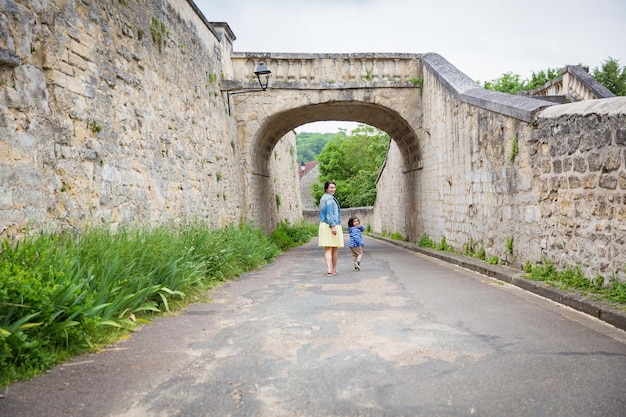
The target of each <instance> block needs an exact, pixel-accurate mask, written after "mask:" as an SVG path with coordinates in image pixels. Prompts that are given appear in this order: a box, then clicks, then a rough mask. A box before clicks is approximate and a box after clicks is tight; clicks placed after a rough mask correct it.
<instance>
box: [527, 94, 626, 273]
mask: <svg viewBox="0 0 626 417" xmlns="http://www.w3.org/2000/svg"><path fill="white" fill-rule="evenodd" d="M528 146H529V149H528V151H529V154H530V155H529V156H530V161H531V164H532V166H533V167H534V171H533V175H534V177H533V180H534V186H535V190H534V191H535V192H536V193H537V199H538V201H539V210H540V211H539V213H538V216H537V217H538V222H537V229H536V235H535V237H534V239H535V240H538V243H539V244H540V245H541V254H542V256H544V257H547V258H549V259H551V260H552V261H553V262H555V263H556V264H558V265H561V266H563V265H578V266H580V267H581V268H582V269H583V270H584V271H585V272H586V273H587V276H588V277H590V278H595V277H596V274H598V275H601V276H603V277H604V278H605V279H609V278H612V277H615V278H617V279H621V280H625V279H626V98H624V97H619V98H614V99H603V100H591V101H583V102H579V103H572V104H566V105H562V106H555V107H552V108H548V109H546V110H544V111H543V112H541V113H540V114H539V119H538V124H537V127H536V129H535V130H534V131H533V136H532V138H531V140H530V142H529V144H528Z"/></svg>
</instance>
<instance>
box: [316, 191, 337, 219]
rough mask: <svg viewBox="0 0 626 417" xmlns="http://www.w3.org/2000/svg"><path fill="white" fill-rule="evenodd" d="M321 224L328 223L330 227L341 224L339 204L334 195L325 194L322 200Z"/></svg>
mask: <svg viewBox="0 0 626 417" xmlns="http://www.w3.org/2000/svg"><path fill="white" fill-rule="evenodd" d="M319 221H320V222H324V223H328V225H329V226H330V227H333V226H336V225H338V224H341V211H340V210H339V202H337V199H336V198H335V197H333V195H332V194H328V193H324V195H323V196H322V198H321V199H320V217H319Z"/></svg>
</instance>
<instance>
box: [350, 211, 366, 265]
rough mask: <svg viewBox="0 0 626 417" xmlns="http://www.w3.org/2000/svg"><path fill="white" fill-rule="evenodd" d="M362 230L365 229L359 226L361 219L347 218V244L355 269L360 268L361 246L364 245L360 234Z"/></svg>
mask: <svg viewBox="0 0 626 417" xmlns="http://www.w3.org/2000/svg"><path fill="white" fill-rule="evenodd" d="M363 230H365V229H364V228H363V226H361V221H360V220H359V218H358V217H350V219H348V233H350V241H349V242H348V246H349V247H350V252H352V259H353V261H354V269H356V270H357V271H360V270H361V258H362V257H363V246H365V243H364V242H363V237H362V236H361V232H362V231H363Z"/></svg>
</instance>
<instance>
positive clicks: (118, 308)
mask: <svg viewBox="0 0 626 417" xmlns="http://www.w3.org/2000/svg"><path fill="white" fill-rule="evenodd" d="M316 233H317V228H316V226H315V225H306V224H304V223H303V224H300V225H290V224H289V223H287V222H283V223H281V224H280V225H279V226H278V227H277V229H276V231H275V232H274V233H273V234H272V235H269V236H268V235H267V234H265V233H263V232H262V231H261V230H260V229H257V228H255V227H254V226H253V225H250V224H248V225H239V226H235V225H231V226H228V227H225V228H223V229H211V228H209V227H208V226H207V225H205V224H203V223H200V222H198V223H192V224H186V225H183V226H180V227H176V228H173V227H166V226H160V227H155V228H152V229H121V230H118V231H117V232H115V233H112V232H110V231H109V230H107V229H104V228H91V229H85V230H81V231H79V232H73V233H41V234H38V235H35V236H29V237H27V238H26V239H24V240H23V241H20V242H17V243H14V244H10V243H9V242H7V241H4V242H2V246H1V247H0V387H4V386H6V385H8V384H10V383H12V382H15V381H18V380H22V379H26V378H29V377H32V376H35V375H38V374H40V373H42V372H44V371H45V370H47V369H49V368H50V367H52V366H54V365H55V364H57V363H60V362H62V361H64V360H66V359H67V358H69V357H71V356H73V355H77V354H80V353H83V352H86V351H89V350H97V349H98V348H99V347H101V346H103V345H105V344H108V343H110V342H112V341H114V340H118V339H119V338H121V337H124V336H125V335H127V334H128V333H129V332H131V331H132V330H133V329H134V328H135V327H136V326H138V325H140V324H142V323H146V322H149V321H150V319H151V318H153V317H155V316H156V315H158V314H163V313H167V312H169V311H175V310H178V309H180V308H182V307H184V306H186V305H188V304H189V303H191V302H193V301H197V300H199V299H201V298H203V297H204V298H205V297H206V292H207V291H208V290H209V289H210V288H212V287H214V286H215V285H218V284H219V283H221V282H224V281H227V280H229V279H232V278H235V277H237V276H239V275H241V274H242V273H244V272H246V271H250V270H253V269H255V268H257V267H259V266H261V265H263V264H265V263H267V262H270V261H271V260H273V259H274V258H275V257H276V256H277V255H278V254H279V253H280V252H281V251H285V250H287V249H289V248H291V247H295V246H299V245H301V244H303V243H306V242H308V241H309V240H310V239H311V237H312V236H314V235H315V234H316Z"/></svg>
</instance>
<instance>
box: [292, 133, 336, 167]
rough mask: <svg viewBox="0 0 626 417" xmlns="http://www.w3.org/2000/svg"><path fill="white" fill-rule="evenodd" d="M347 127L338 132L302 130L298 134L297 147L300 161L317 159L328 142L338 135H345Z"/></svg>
mask: <svg viewBox="0 0 626 417" xmlns="http://www.w3.org/2000/svg"><path fill="white" fill-rule="evenodd" d="M345 136H346V132H345V129H340V130H339V132H337V133H309V132H302V133H298V134H297V135H296V149H297V150H298V161H300V162H310V161H315V159H316V158H317V155H319V154H320V152H322V149H324V146H326V144H327V143H328V142H330V141H331V140H333V139H336V138H337V137H345Z"/></svg>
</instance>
